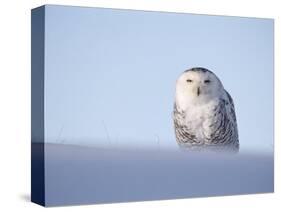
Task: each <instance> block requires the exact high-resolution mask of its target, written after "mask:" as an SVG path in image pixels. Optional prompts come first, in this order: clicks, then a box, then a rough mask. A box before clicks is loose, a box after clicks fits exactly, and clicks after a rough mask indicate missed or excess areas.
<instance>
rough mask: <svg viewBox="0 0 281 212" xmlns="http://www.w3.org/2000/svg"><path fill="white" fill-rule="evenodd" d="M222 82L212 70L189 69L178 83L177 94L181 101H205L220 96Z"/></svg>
mask: <svg viewBox="0 0 281 212" xmlns="http://www.w3.org/2000/svg"><path fill="white" fill-rule="evenodd" d="M222 89H223V86H222V83H221V82H220V80H219V79H218V78H217V77H216V75H215V74H213V73H212V72H210V71H200V70H194V71H193V70H188V71H186V72H184V73H183V74H181V76H180V77H179V78H178V80H177V84H176V95H177V97H178V98H180V99H181V101H191V102H192V101H193V102H201V103H202V102H204V101H208V100H211V99H213V98H216V97H219V94H220V93H221V90H222Z"/></svg>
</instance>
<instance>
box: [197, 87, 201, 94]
mask: <svg viewBox="0 0 281 212" xmlns="http://www.w3.org/2000/svg"><path fill="white" fill-rule="evenodd" d="M200 93H201V91H200V87H198V88H197V96H199V95H200Z"/></svg>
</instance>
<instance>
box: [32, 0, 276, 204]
mask: <svg viewBox="0 0 281 212" xmlns="http://www.w3.org/2000/svg"><path fill="white" fill-rule="evenodd" d="M31 14H32V17H31V25H32V31H31V39H32V46H31V50H32V70H31V78H32V79H31V83H32V89H31V90H32V91H31V92H32V102H31V109H32V117H31V121H32V132H31V135H32V136H31V151H32V157H31V165H32V172H31V178H32V179H31V200H32V201H33V202H35V203H37V204H40V205H43V206H62V205H79V204H101V203H116V202H129V201H146V200H164V199H175V198H191V197H209V196H223V195H238V194H239V195H240V194H255V193H268V192H273V191H274V137H273V136H274V135H273V128H274V114H273V77H274V67H273V58H274V55H273V52H274V38H273V28H274V21H273V20H272V19H265V18H247V17H229V16H214V15H196V14H185V13H169V12H152V11H135V10H122V9H106V8H90V7H72V6H58V5H43V6H41V7H38V8H35V9H33V10H32V11H31Z"/></svg>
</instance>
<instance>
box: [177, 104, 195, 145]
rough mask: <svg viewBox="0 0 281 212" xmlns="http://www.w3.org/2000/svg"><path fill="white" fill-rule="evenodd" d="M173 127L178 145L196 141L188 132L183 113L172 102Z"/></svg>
mask: <svg viewBox="0 0 281 212" xmlns="http://www.w3.org/2000/svg"><path fill="white" fill-rule="evenodd" d="M173 119H174V127H175V134H176V140H177V142H178V144H179V145H185V144H192V143H196V142H197V141H196V138H195V135H193V134H192V133H191V132H190V129H189V128H188V126H186V125H185V121H184V120H185V113H184V112H183V111H179V110H178V108H177V105H176V104H174V114H173Z"/></svg>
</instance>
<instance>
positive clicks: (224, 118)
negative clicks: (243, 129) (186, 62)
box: [173, 67, 239, 152]
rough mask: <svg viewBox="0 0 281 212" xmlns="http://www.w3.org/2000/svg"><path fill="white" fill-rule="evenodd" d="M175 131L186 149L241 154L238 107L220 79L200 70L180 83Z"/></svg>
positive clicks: (188, 72)
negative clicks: (236, 112)
mask: <svg viewBox="0 0 281 212" xmlns="http://www.w3.org/2000/svg"><path fill="white" fill-rule="evenodd" d="M173 119H174V127H175V135H176V140H177V143H178V145H179V146H180V147H182V148H184V149H199V150H203V149H204V150H206V149H208V150H209V149H215V150H230V151H235V152H238V151H239V139H238V130H237V123H236V115H235V110H234V103H233V100H232V98H231V96H230V94H229V93H228V92H227V91H226V90H225V89H224V87H223V85H222V83H221V81H220V80H219V78H218V77H217V76H216V75H215V74H214V73H213V72H211V71H210V70H208V69H205V68H201V67H196V68H192V69H189V70H186V71H185V72H183V73H182V74H181V75H180V76H179V78H178V79H177V82H176V95H175V103H174V112H173Z"/></svg>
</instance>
